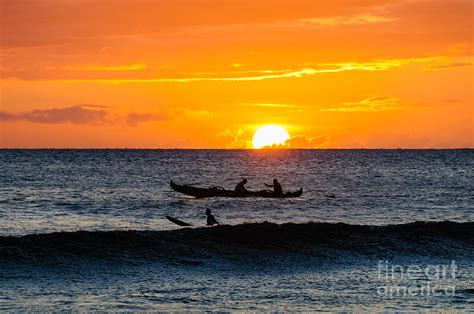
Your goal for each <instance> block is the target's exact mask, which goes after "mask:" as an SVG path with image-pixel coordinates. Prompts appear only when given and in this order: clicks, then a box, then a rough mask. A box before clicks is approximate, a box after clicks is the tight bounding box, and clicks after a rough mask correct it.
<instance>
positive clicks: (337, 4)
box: [0, 0, 474, 148]
mask: <svg viewBox="0 0 474 314" xmlns="http://www.w3.org/2000/svg"><path fill="white" fill-rule="evenodd" d="M0 4H1V11H0V24H1V28H0V35H1V42H0V45H1V60H0V62H1V63H0V73H1V77H0V78H1V80H0V132H1V133H0V136H1V137H0V147H18V148H22V147H35V148H36V147H84V148H89V147H90V148H96V147H129V148H242V147H251V138H252V135H253V133H254V132H255V130H256V129H257V128H258V127H259V126H262V125H265V124H278V125H281V126H284V127H285V128H286V129H287V130H288V132H289V133H290V135H291V136H292V139H290V140H289V142H288V145H289V146H291V147H304V148H319V147H322V148H359V147H360V148H399V147H400V148H454V147H474V119H473V118H474V113H473V100H474V96H473V90H474V69H473V64H474V57H473V41H474V29H473V20H474V7H473V6H474V5H473V2H472V1H470V0H469V1H457V0H449V1H447V0H446V1H441V0H438V1H434V0H424V1H417V0H412V1H409V0H399V1H381V0H379V1H376V0H355V1H347V0H346V1H335V0H323V1H319V0H311V1H298V0H292V1H289V0H274V1H270V0H264V1H258V0H253V1H243V0H220V1H217V0H216V1H210V0H206V1H205V0H201V1H198V0H186V1H182V0H167V1H163V0H155V1H151V0H147V1H145V0H133V1H132V0H110V1H99V0H96V1H92V0H0Z"/></svg>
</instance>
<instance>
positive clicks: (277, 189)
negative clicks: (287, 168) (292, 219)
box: [265, 179, 283, 196]
mask: <svg viewBox="0 0 474 314" xmlns="http://www.w3.org/2000/svg"><path fill="white" fill-rule="evenodd" d="M265 185H266V186H267V187H269V188H273V193H274V194H275V195H279V196H280V195H283V189H282V187H281V184H280V182H278V180H277V179H273V184H266V183H265Z"/></svg>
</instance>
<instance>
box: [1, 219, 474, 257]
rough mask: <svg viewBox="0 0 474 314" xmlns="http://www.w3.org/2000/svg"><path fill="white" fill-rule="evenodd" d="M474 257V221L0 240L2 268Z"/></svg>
mask: <svg viewBox="0 0 474 314" xmlns="http://www.w3.org/2000/svg"><path fill="white" fill-rule="evenodd" d="M288 255H293V256H311V257H313V258H314V257H315V258H337V257H340V256H348V255H351V256H356V257H357V256H359V257H360V256H368V257H378V258H381V257H389V256H399V255H418V256H437V257H446V258H451V257H467V258H474V222H465V223H456V222H450V221H444V222H414V223H409V224H401V225H388V226H366V225H349V224H344V223H337V224H331V223H314V222H309V223H304V224H293V223H286V224H274V223H268V222H264V223H252V224H241V225H234V226H231V225H222V226H218V227H212V228H184V229H179V230H173V231H107V232H103V231H76V232H57V233H50V234H35V235H26V236H22V237H13V236H9V237H0V265H1V264H3V265H7V264H11V265H14V264H16V265H18V264H34V265H44V264H58V263H72V261H74V262H76V261H78V260H87V261H91V260H96V261H102V262H112V261H122V262H140V261H142V262H143V261H149V260H153V261H164V262H169V263H174V262H177V261H179V262H180V263H183V264H185V263H189V264H193V263H196V264H200V263H205V262H206V261H211V260H214V259H227V260H231V261H239V260H245V261H249V260H252V259H258V258H260V257H262V256H266V257H267V258H273V257H275V256H288Z"/></svg>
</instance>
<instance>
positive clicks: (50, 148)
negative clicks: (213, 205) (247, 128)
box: [0, 147, 474, 151]
mask: <svg viewBox="0 0 474 314" xmlns="http://www.w3.org/2000/svg"><path fill="white" fill-rule="evenodd" d="M472 149H474V147H454V148H449V147H445V148H436V147H434V148H404V147H398V148H383V147H380V148H364V147H352V148H329V147H328V148H285V147H282V148H258V149H257V148H149V147H148V148H147V147H144V148H130V147H0V150H226V151H232V150H236V151H237V150H248V151H271V150H472Z"/></svg>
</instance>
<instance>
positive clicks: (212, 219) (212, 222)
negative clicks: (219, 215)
mask: <svg viewBox="0 0 474 314" xmlns="http://www.w3.org/2000/svg"><path fill="white" fill-rule="evenodd" d="M206 216H207V225H208V226H214V225H218V224H219V223H218V222H217V220H216V218H215V217H214V215H212V214H211V210H210V209H209V208H206Z"/></svg>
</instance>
